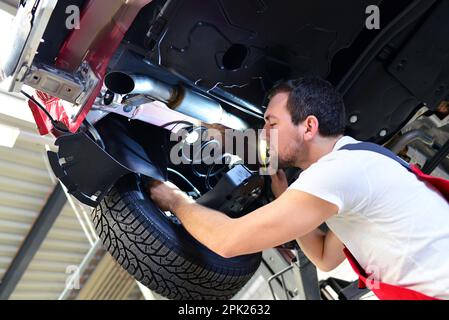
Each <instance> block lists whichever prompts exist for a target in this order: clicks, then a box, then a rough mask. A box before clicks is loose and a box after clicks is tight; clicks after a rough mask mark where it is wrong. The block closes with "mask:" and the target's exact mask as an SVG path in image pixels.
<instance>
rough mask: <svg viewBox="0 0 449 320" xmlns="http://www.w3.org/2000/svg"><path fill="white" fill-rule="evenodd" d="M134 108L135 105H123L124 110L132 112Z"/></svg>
mask: <svg viewBox="0 0 449 320" xmlns="http://www.w3.org/2000/svg"><path fill="white" fill-rule="evenodd" d="M132 110H133V107H131V106H124V107H123V111H124V112H131V111H132Z"/></svg>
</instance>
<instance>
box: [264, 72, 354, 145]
mask: <svg viewBox="0 0 449 320" xmlns="http://www.w3.org/2000/svg"><path fill="white" fill-rule="evenodd" d="M278 93H289V97H288V101H287V109H288V111H289V112H290V115H291V117H292V121H293V123H294V124H295V125H297V124H298V123H300V122H302V121H304V120H305V119H306V118H307V117H308V116H311V115H313V116H315V117H316V118H317V119H318V122H319V133H320V134H321V135H322V136H325V137H332V136H338V135H340V134H344V132H345V127H346V113H345V105H344V102H343V98H342V96H341V95H340V93H338V92H337V90H336V89H335V88H334V86H333V85H332V84H330V83H329V82H327V81H325V80H323V79H321V78H318V77H304V78H300V79H294V80H287V81H282V82H279V83H278V84H276V85H275V86H274V87H273V88H272V89H271V91H270V92H269V94H268V99H271V98H272V97H273V96H275V95H276V94H278Z"/></svg>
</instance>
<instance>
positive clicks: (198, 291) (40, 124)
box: [1, 0, 449, 299]
mask: <svg viewBox="0 0 449 320" xmlns="http://www.w3.org/2000/svg"><path fill="white" fill-rule="evenodd" d="M368 6H375V7H377V8H378V9H379V12H380V28H378V29H376V28H374V29H370V28H368V27H367V24H366V20H367V18H368V17H369V14H368V13H367V11H366V8H367V7H368ZM69 7H70V8H72V9H73V10H74V11H71V10H68V8H69ZM76 8H78V10H79V12H80V16H79V17H78V18H79V21H78V22H77V16H76V10H75V9H76ZM448 13H449V3H448V2H447V1H438V0H415V1H405V0H398V1H385V0H384V1H382V0H375V1H373V0H370V1H368V0H351V1H344V2H341V1H334V2H329V1H327V0H316V1H296V0H295V1H293V0H292V1H281V2H279V1H269V0H248V1H239V2H236V1H230V0H210V1H199V0H153V1H151V0H128V1H124V0H108V1H106V0H73V1H66V0H60V1H55V0H45V1H44V0H34V1H31V0H28V1H22V2H21V5H20V8H19V10H18V14H17V16H16V19H15V25H14V26H13V29H14V32H13V33H12V34H11V37H12V38H13V39H14V45H12V46H11V49H10V50H9V51H8V54H6V55H5V58H4V59H3V60H2V65H1V74H2V76H3V78H5V79H6V78H9V80H10V81H11V84H10V90H11V91H16V92H19V91H22V92H23V93H24V94H26V95H27V97H28V98H29V106H30V108H31V110H32V112H33V115H34V117H35V120H36V124H37V128H38V130H39V132H40V133H41V134H42V135H45V134H48V133H51V134H53V135H54V136H55V137H57V140H56V145H57V146H58V147H59V150H58V151H57V152H49V153H48V157H49V161H50V164H51V167H52V169H53V172H54V173H55V175H56V177H58V179H60V181H61V182H62V183H63V184H64V185H65V186H66V187H67V189H68V191H69V192H70V193H71V194H72V195H74V196H75V197H76V198H77V199H78V200H79V201H81V202H83V203H84V204H87V205H89V206H91V207H93V208H94V211H93V214H92V218H93V221H94V224H95V226H96V230H97V232H98V234H99V235H100V238H101V239H102V240H103V243H104V245H105V247H106V248H107V249H108V250H109V251H110V253H111V254H112V255H113V256H114V258H115V259H116V260H117V261H118V262H119V263H120V264H121V265H122V267H123V268H125V269H126V270H127V271H128V272H129V273H130V274H132V275H133V276H134V277H135V278H136V279H137V280H138V281H140V282H141V283H143V284H144V285H146V286H148V287H149V288H150V289H153V290H155V291H156V292H158V293H160V294H162V295H164V296H166V297H168V298H172V299H181V298H189V299H228V298H231V297H232V296H234V295H235V294H236V292H238V291H239V290H240V289H241V287H242V286H243V285H244V284H245V283H246V282H247V281H248V280H249V279H250V278H251V276H252V275H253V274H254V272H255V271H256V270H257V268H258V266H259V265H260V262H261V254H252V255H247V256H242V257H236V258H232V259H225V258H222V257H219V256H218V255H216V254H215V253H213V252H211V251H210V250H208V249H207V248H205V247H204V246H202V245H201V244H200V243H198V242H197V241H196V240H195V239H193V238H192V237H191V236H190V235H189V234H188V233H187V232H186V230H184V229H183V228H182V225H181V224H180V222H179V221H178V220H177V219H176V217H174V216H173V215H170V214H169V213H165V212H162V211H161V210H160V209H158V208H157V207H156V206H155V205H154V204H153V203H152V202H151V200H150V199H149V198H148V196H147V195H146V194H145V192H143V191H142V190H143V189H144V188H145V184H146V183H147V182H148V179H150V178H154V179H158V180H170V181H173V182H175V184H177V185H178V186H180V187H181V189H182V190H184V191H186V192H187V193H188V194H189V195H191V196H192V197H193V198H195V199H197V201H198V202H199V203H201V204H204V205H205V206H208V207H210V208H214V209H217V210H220V211H222V212H224V213H226V214H228V215H229V216H231V217H239V216H242V215H244V214H246V213H248V212H250V211H252V210H254V209H255V208H257V207H260V206H263V205H265V204H267V203H269V202H270V201H272V200H273V194H272V193H271V191H270V190H269V187H267V185H268V183H267V182H268V181H269V178H268V177H267V176H263V175H260V174H258V171H257V169H258V168H259V167H260V166H261V164H260V163H256V164H254V163H248V161H247V159H246V158H245V157H243V156H241V157H237V158H235V157H233V156H235V155H234V154H230V153H229V154H227V158H226V160H228V161H225V162H224V163H221V164H218V165H215V164H213V165H211V164H205V163H204V161H199V162H195V161H194V160H193V159H191V158H189V157H187V160H186V161H185V162H183V163H180V164H173V163H171V162H170V161H169V159H168V157H167V155H168V154H170V150H171V149H172V148H173V147H174V146H175V145H176V144H177V143H179V141H173V140H170V134H171V133H176V132H178V131H179V130H181V129H183V130H186V133H187V134H186V135H180V136H179V137H180V140H181V142H183V144H182V145H181V148H184V147H187V148H190V147H191V145H192V143H188V142H187V143H186V141H187V140H186V139H188V137H187V136H188V135H190V134H192V133H198V134H199V135H200V136H202V135H206V137H207V136H208V131H211V130H212V129H217V128H218V129H220V130H223V129H225V128H226V129H233V130H237V131H242V130H245V129H261V128H262V127H263V124H264V112H265V108H266V104H267V94H268V92H269V89H270V88H271V87H272V86H273V85H274V84H275V83H277V82H278V81H280V80H283V79H293V78H299V77H303V76H319V77H322V78H324V79H327V80H328V81H329V82H331V83H332V84H333V85H335V86H336V88H337V89H338V91H339V92H340V93H341V94H342V95H343V98H344V101H345V105H346V113H347V117H348V118H347V131H346V133H347V134H348V135H350V136H352V137H354V138H356V139H358V140H363V141H370V142H375V143H378V144H382V145H385V146H387V147H388V148H390V149H391V150H393V151H394V152H395V153H397V154H399V155H400V156H401V157H402V158H404V159H406V160H407V161H409V162H413V163H416V164H418V165H420V166H421V168H422V169H423V172H425V173H429V174H430V173H432V174H434V175H438V176H441V177H446V178H447V177H448V176H449V159H448V158H447V155H448V154H449V42H448V41H447V39H448V38H449V19H448ZM68 23H72V24H73V25H72V27H71V28H68V27H67V24H68ZM206 140H207V139H206ZM209 141H216V140H213V139H212V140H207V141H206V142H204V141H203V142H201V143H200V151H202V150H203V149H205V148H206V147H207V144H208V143H209ZM218 145H219V148H221V146H222V145H221V144H220V143H218ZM250 147H251V146H248V145H245V150H248V148H250ZM258 147H259V146H256V147H255V148H258ZM253 148H254V146H253ZM223 159H224V158H223ZM223 159H221V160H223ZM298 175H299V170H296V169H291V170H289V171H288V176H289V179H290V180H293V179H295V178H296V177H297V176H298ZM323 227H324V228H325V226H323ZM278 249H279V250H281V251H282V252H283V253H282V254H281V255H282V256H283V257H284V258H285V260H286V261H289V262H291V266H290V267H288V268H287V269H288V270H287V269H286V270H282V271H281V272H280V273H278V274H277V275H276V276H275V277H273V278H272V279H271V281H275V282H279V281H280V280H279V279H281V280H282V281H283V278H282V275H283V273H284V272H286V271H289V270H291V269H292V268H296V267H298V268H299V267H301V268H303V272H305V273H304V274H303V282H304V281H306V280H304V279H305V278H304V277H306V278H307V277H308V279H309V280H310V279H312V282H313V284H312V286H313V285H315V287H314V288H312V289H310V288H309V289H305V290H306V292H309V294H308V297H309V298H311V299H312V298H314V299H318V298H320V297H319V286H318V283H317V280H316V278H314V277H313V276H311V273H312V274H313V272H314V271H315V270H314V269H312V271H310V268H311V267H310V266H308V265H309V264H310V262H308V261H307V258H306V257H305V256H304V255H303V254H302V253H301V251H300V250H299V248H298V247H297V245H295V244H294V243H289V244H285V245H284V246H283V247H282V248H278ZM286 252H287V253H286ZM292 252H293V253H292ZM156 257H159V258H156ZM160 257H163V258H160ZM304 270H306V271H304ZM306 273H307V275H306ZM202 279H203V280H204V279H206V280H207V281H209V282H208V283H205V282H204V281H202ZM332 281H333V282H332ZM332 281H331V282H332V286H333V287H335V288H338V290H337V291H339V294H342V297H343V298H350V297H352V298H355V297H359V296H360V294H348V295H347V296H344V288H342V287H348V286H350V285H351V284H349V283H342V282H338V281H337V280H335V279H334V280H332ZM329 284H330V282H329V283H326V284H322V286H321V287H322V288H324V287H325V286H327V285H329ZM281 287H282V288H283V289H285V292H284V293H285V295H286V297H288V298H291V297H292V296H293V295H294V294H293V293H292V292H290V291H288V290H287V287H286V285H285V284H283V283H281ZM315 289H316V290H315ZM308 290H311V291H308ZM310 292H312V293H310ZM321 295H324V294H323V291H322V292H321ZM306 296H307V294H306ZM322 297H323V296H321V298H322Z"/></svg>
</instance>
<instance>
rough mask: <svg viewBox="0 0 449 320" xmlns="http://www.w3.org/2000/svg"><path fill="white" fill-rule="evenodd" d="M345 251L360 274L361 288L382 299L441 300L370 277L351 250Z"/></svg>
mask: <svg viewBox="0 0 449 320" xmlns="http://www.w3.org/2000/svg"><path fill="white" fill-rule="evenodd" d="M343 252H344V253H345V256H346V258H347V259H348V261H349V263H350V264H351V267H352V269H353V270H354V272H355V273H357V275H358V276H359V288H360V289H363V288H368V289H370V290H371V291H372V292H373V293H374V294H375V295H376V296H377V297H378V298H379V299H380V300H439V299H437V298H432V297H429V296H426V295H425V294H422V293H420V292H417V291H414V290H411V289H407V288H403V287H398V286H393V285H391V284H388V283H383V282H380V281H376V280H375V279H370V278H369V275H367V274H366V273H365V271H364V270H363V268H362V267H361V266H360V264H359V263H358V262H357V260H356V259H355V258H354V256H353V255H352V254H351V252H350V251H349V250H348V249H347V248H344V249H343Z"/></svg>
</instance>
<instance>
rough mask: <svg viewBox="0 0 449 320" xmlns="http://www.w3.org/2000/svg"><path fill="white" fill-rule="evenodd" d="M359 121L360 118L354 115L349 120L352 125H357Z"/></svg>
mask: <svg viewBox="0 0 449 320" xmlns="http://www.w3.org/2000/svg"><path fill="white" fill-rule="evenodd" d="M358 120H359V118H358V117H357V116H356V115H355V114H354V115H352V116H351V118H349V122H350V123H356V122H357V121H358Z"/></svg>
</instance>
